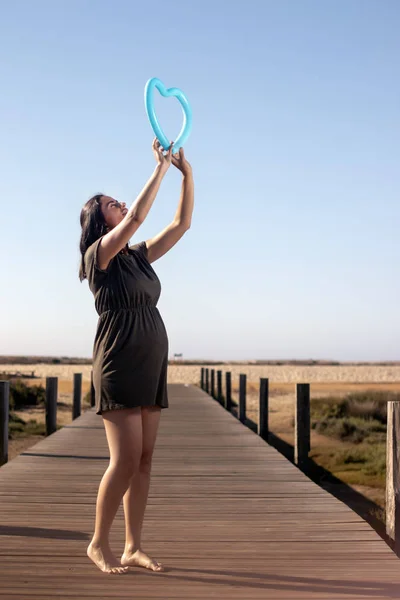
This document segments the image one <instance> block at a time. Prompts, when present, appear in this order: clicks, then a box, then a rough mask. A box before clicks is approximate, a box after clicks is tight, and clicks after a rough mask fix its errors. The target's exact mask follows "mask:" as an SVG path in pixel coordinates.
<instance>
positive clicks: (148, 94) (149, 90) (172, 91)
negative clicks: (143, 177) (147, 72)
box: [144, 77, 192, 154]
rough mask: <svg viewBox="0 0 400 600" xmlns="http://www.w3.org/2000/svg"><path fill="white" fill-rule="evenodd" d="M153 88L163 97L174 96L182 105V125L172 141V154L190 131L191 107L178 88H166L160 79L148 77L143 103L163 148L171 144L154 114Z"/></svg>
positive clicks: (180, 145)
mask: <svg viewBox="0 0 400 600" xmlns="http://www.w3.org/2000/svg"><path fill="white" fill-rule="evenodd" d="M154 88H157V90H158V91H159V92H160V94H161V95H162V96H164V98H169V97H170V96H174V97H175V98H176V99H177V100H178V101H179V102H180V104H181V106H182V111H183V125H182V129H181V130H180V132H179V135H178V137H177V138H176V140H175V142H174V149H173V151H172V152H173V153H174V154H176V153H177V152H178V150H179V148H181V147H182V146H183V144H184V143H185V142H186V140H187V139H188V137H189V134H190V132H191V129H192V109H191V108H190V104H189V102H188V100H187V98H186V96H185V94H184V93H183V92H182V90H180V89H179V88H168V89H167V88H166V87H165V85H164V84H163V83H162V81H160V80H159V79H157V77H153V78H152V79H149V81H148V82H147V83H146V86H145V88H144V104H145V107H146V113H147V116H148V118H149V121H150V125H151V126H152V128H153V131H154V133H155V135H156V138H157V139H158V140H159V142H160V144H161V146H162V147H163V148H164V150H168V149H169V147H170V145H171V144H170V140H169V139H168V138H167V136H166V135H165V133H164V131H163V130H162V128H161V126H160V124H159V122H158V119H157V116H156V111H155V109H154V98H153V92H154Z"/></svg>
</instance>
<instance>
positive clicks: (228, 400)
mask: <svg viewBox="0 0 400 600" xmlns="http://www.w3.org/2000/svg"><path fill="white" fill-rule="evenodd" d="M225 408H226V410H228V411H229V412H231V410H232V374H231V373H230V371H227V372H226V373H225Z"/></svg>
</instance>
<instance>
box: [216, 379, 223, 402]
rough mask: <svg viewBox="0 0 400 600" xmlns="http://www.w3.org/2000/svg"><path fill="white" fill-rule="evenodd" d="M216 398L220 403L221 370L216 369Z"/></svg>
mask: <svg viewBox="0 0 400 600" xmlns="http://www.w3.org/2000/svg"><path fill="white" fill-rule="evenodd" d="M217 400H218V402H219V403H220V404H222V371H217Z"/></svg>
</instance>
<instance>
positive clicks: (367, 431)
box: [311, 391, 400, 444]
mask: <svg viewBox="0 0 400 600" xmlns="http://www.w3.org/2000/svg"><path fill="white" fill-rule="evenodd" d="M389 400H400V394H399V393H396V392H379V391H365V392H358V393H352V394H348V395H347V396H345V397H344V398H343V397H342V398H340V397H334V396H331V397H328V398H316V399H315V400H313V401H312V403H311V427H312V428H313V429H314V430H315V431H317V432H318V433H321V434H324V435H327V436H331V437H334V438H337V439H340V440H343V441H349V442H353V443H355V444H360V443H361V442H364V441H368V442H369V443H376V442H381V441H384V438H385V435H386V423H387V403H388V401H389Z"/></svg>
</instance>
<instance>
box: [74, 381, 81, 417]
mask: <svg viewBox="0 0 400 600" xmlns="http://www.w3.org/2000/svg"><path fill="white" fill-rule="evenodd" d="M81 401H82V373H74V395H73V403H72V420H74V419H76V418H78V417H80V416H81Z"/></svg>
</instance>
